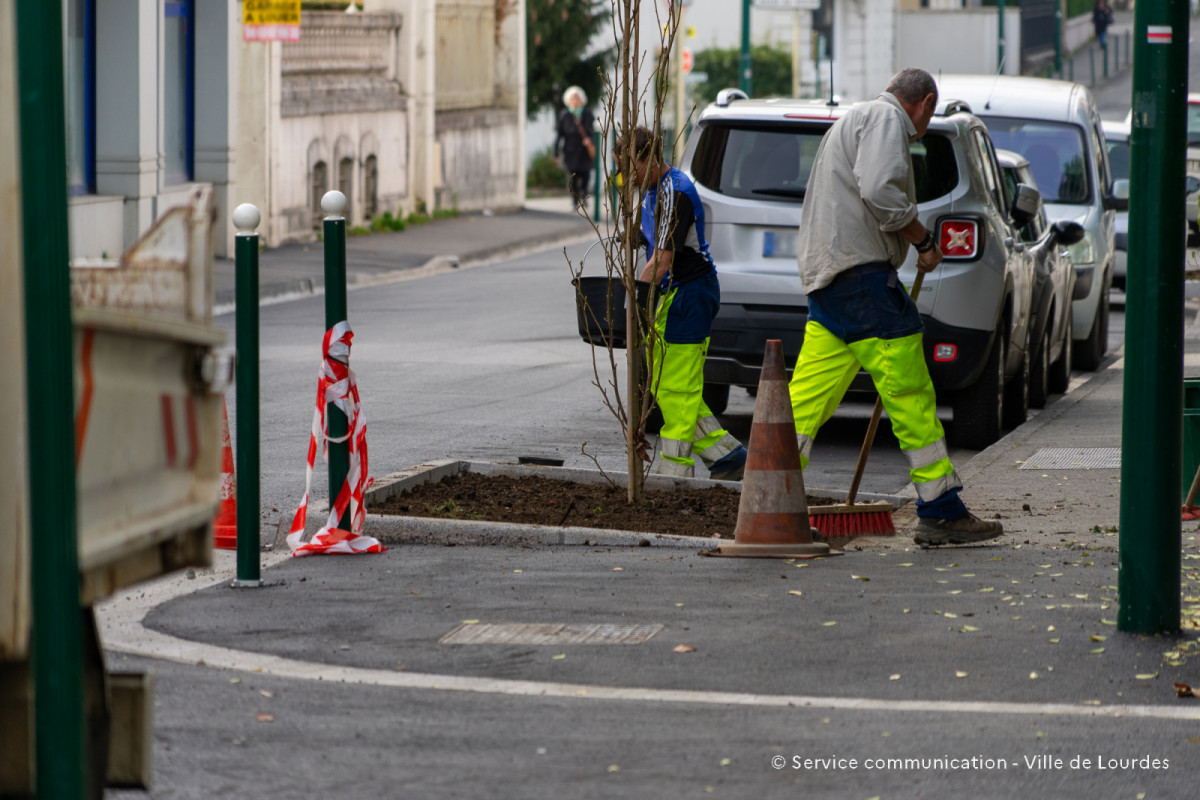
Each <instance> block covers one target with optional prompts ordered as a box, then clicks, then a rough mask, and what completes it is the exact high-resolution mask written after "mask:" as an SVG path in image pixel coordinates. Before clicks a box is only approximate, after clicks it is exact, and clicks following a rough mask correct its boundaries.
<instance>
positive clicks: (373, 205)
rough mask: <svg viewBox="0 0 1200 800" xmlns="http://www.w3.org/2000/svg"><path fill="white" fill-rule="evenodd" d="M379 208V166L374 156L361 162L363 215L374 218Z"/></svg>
mask: <svg viewBox="0 0 1200 800" xmlns="http://www.w3.org/2000/svg"><path fill="white" fill-rule="evenodd" d="M378 208H379V166H378V165H377V164H376V163H375V156H367V160H366V161H365V162H363V217H364V218H365V219H374V218H375V213H376V211H377V210H378Z"/></svg>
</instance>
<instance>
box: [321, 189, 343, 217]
mask: <svg viewBox="0 0 1200 800" xmlns="http://www.w3.org/2000/svg"><path fill="white" fill-rule="evenodd" d="M321 210H322V211H324V212H325V214H326V216H330V217H340V216H342V215H344V214H345V213H346V195H344V194H342V193H341V192H339V191H338V190H337V189H334V190H333V191H330V192H326V193H325V196H324V197H322V198H321Z"/></svg>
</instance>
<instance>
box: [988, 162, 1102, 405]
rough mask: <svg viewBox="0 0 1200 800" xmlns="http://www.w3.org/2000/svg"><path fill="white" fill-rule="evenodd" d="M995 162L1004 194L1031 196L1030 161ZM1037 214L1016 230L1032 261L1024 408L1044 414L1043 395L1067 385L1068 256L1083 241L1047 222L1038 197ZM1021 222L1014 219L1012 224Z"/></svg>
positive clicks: (1069, 225)
mask: <svg viewBox="0 0 1200 800" xmlns="http://www.w3.org/2000/svg"><path fill="white" fill-rule="evenodd" d="M996 160H997V161H998V162H999V164H1000V171H1001V172H1002V173H1003V175H1004V186H1005V190H1006V191H1007V192H1008V193H1009V195H1010V196H1011V197H1014V198H1016V197H1017V196H1018V194H1020V193H1021V189H1020V187H1022V186H1024V187H1027V188H1028V189H1030V190H1036V188H1037V183H1036V181H1035V179H1034V177H1033V171H1032V170H1031V169H1030V167H1029V160H1028V159H1026V158H1025V157H1024V156H1022V155H1018V154H1017V153H1013V152H1011V151H1009V150H997V151H996ZM1033 207H1034V208H1036V212H1033V213H1031V214H1030V213H1028V211H1027V212H1026V216H1027V217H1028V221H1027V222H1025V223H1024V224H1023V225H1020V226H1019V227H1018V229H1017V235H1018V241H1017V244H1016V248H1017V249H1018V250H1024V251H1025V252H1027V253H1029V255H1030V256H1031V257H1032V258H1033V300H1032V314H1033V322H1032V323H1031V327H1032V331H1033V333H1032V337H1031V340H1032V342H1033V354H1032V357H1031V358H1032V360H1031V361H1030V365H1029V405H1030V406H1032V407H1033V408H1043V407H1045V405H1046V400H1047V398H1048V395H1049V394H1051V393H1053V394H1062V393H1064V392H1066V391H1067V384H1068V383H1070V381H1071V330H1072V328H1071V320H1072V314H1071V295H1072V294H1073V293H1074V291H1075V268H1074V265H1073V264H1072V263H1071V256H1070V254H1069V253H1068V251H1067V250H1065V249H1063V248H1066V247H1070V246H1071V245H1073V244H1075V243H1076V242H1078V241H1080V240H1081V239H1083V236H1084V230H1083V226H1082V225H1080V224H1079V223H1078V222H1072V221H1070V220H1059V221H1058V222H1055V223H1054V224H1050V223H1048V222H1047V221H1046V210H1045V209H1044V208H1043V207H1042V196H1041V193H1040V192H1038V193H1037V195H1036V203H1034V204H1033ZM1022 220H1023V218H1018V219H1014V222H1015V223H1020V222H1022Z"/></svg>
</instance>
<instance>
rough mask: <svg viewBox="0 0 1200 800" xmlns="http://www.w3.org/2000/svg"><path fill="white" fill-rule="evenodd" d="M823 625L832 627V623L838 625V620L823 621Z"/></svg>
mask: <svg viewBox="0 0 1200 800" xmlns="http://www.w3.org/2000/svg"><path fill="white" fill-rule="evenodd" d="M821 625H823V626H824V627H826V628H828V627H830V626H831V625H837V622H836V621H830V622H822V623H821Z"/></svg>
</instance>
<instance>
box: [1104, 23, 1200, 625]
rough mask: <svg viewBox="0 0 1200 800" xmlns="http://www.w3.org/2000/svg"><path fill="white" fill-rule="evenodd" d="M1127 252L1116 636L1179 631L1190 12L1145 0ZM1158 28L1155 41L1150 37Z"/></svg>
mask: <svg viewBox="0 0 1200 800" xmlns="http://www.w3.org/2000/svg"><path fill="white" fill-rule="evenodd" d="M1134 15H1135V16H1134V20H1135V24H1134V30H1135V31H1136V32H1137V37H1136V38H1135V40H1134V42H1135V43H1134V51H1135V52H1134V56H1133V127H1132V130H1131V132H1130V151H1131V158H1130V163H1131V165H1132V169H1131V171H1130V176H1129V180H1130V197H1129V252H1130V253H1137V254H1138V264H1140V265H1144V266H1145V267H1146V268H1145V269H1138V270H1134V271H1133V272H1132V273H1131V274H1130V276H1129V278H1128V280H1127V283H1126V303H1125V373H1124V383H1123V389H1124V395H1123V404H1122V408H1121V422H1122V425H1121V527H1120V531H1121V533H1120V568H1119V573H1118V577H1117V583H1118V596H1119V597H1120V611H1119V612H1118V614H1117V626H1118V628H1119V629H1120V630H1122V631H1127V632H1130V633H1172V632H1177V631H1178V630H1179V622H1180V597H1179V580H1180V576H1181V561H1182V554H1181V552H1180V550H1181V547H1180V545H1181V538H1180V530H1181V520H1180V516H1179V486H1180V484H1181V483H1182V476H1181V470H1180V439H1181V438H1182V436H1181V434H1182V431H1181V425H1180V422H1181V418H1182V411H1183V409H1182V407H1181V405H1182V395H1183V393H1182V392H1181V391H1180V384H1181V383H1182V381H1183V264H1184V240H1183V237H1182V236H1180V235H1179V232H1180V230H1181V229H1182V228H1183V227H1184V225H1185V224H1186V221H1185V209H1184V207H1183V197H1184V185H1183V182H1182V181H1180V180H1179V176H1180V175H1182V174H1183V173H1184V167H1185V164H1184V162H1185V158H1186V137H1185V134H1186V132H1187V120H1186V113H1187V109H1186V104H1185V103H1184V102H1183V100H1184V98H1185V97H1186V94H1187V72H1188V69H1187V66H1188V15H1187V6H1186V5H1185V4H1183V3H1176V2H1172V0H1142V2H1139V3H1138V4H1137V7H1136V10H1135V11H1134ZM1151 26H1153V27H1154V28H1156V31H1155V38H1154V39H1153V40H1152V39H1151V38H1150V27H1151Z"/></svg>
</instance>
